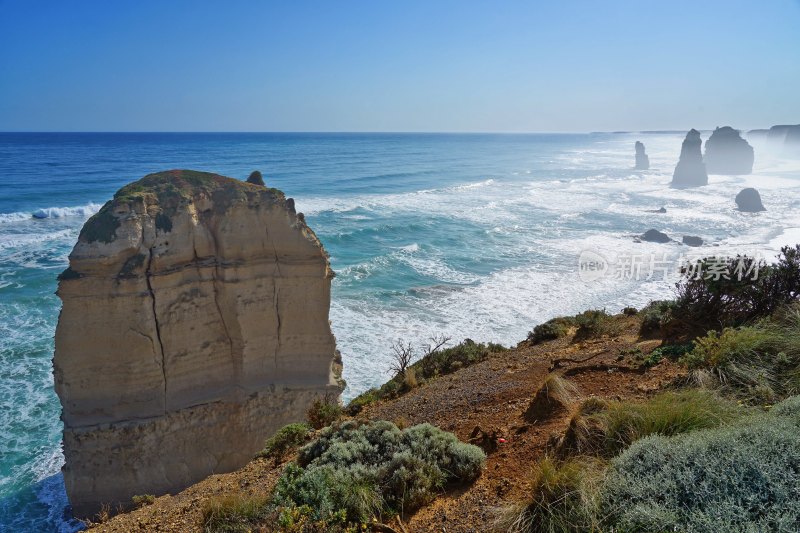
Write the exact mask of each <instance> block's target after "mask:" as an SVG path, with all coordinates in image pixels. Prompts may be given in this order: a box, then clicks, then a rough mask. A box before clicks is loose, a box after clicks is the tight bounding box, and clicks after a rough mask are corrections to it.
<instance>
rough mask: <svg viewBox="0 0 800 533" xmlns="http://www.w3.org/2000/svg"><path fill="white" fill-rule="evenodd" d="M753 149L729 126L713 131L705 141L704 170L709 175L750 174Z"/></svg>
mask: <svg viewBox="0 0 800 533" xmlns="http://www.w3.org/2000/svg"><path fill="white" fill-rule="evenodd" d="M753 159H754V155H753V147H752V146H750V145H749V144H748V143H747V141H745V140H744V139H742V137H741V135H739V132H738V131H737V130H735V129H733V128H731V127H730V126H723V127H721V128H717V129H715V130H714V133H712V134H711V137H709V138H708V140H707V141H706V156H705V162H706V170H707V171H708V173H709V174H750V173H752V172H753Z"/></svg>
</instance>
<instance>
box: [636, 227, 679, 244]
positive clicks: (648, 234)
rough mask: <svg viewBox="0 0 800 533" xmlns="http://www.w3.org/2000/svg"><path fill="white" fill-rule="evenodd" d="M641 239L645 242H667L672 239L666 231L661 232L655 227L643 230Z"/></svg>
mask: <svg viewBox="0 0 800 533" xmlns="http://www.w3.org/2000/svg"><path fill="white" fill-rule="evenodd" d="M641 239H642V240H643V241H647V242H660V243H664V242H669V241H671V240H672V239H670V238H669V236H668V235H667V234H666V233H661V232H660V231H658V230H655V229H649V230H647V231H645V232H644V235H642V237H641Z"/></svg>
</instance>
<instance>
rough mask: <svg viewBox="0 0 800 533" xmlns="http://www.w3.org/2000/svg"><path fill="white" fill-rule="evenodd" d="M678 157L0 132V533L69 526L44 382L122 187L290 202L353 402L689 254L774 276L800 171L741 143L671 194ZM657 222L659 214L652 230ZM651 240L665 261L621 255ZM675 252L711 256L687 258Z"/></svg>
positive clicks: (659, 145)
mask: <svg viewBox="0 0 800 533" xmlns="http://www.w3.org/2000/svg"><path fill="white" fill-rule="evenodd" d="M707 137H708V132H704V134H703V138H704V139H706V138H707ZM636 140H641V141H642V142H644V144H645V146H646V149H647V153H648V154H649V156H650V161H651V170H649V171H641V172H640V171H634V170H633V160H634V157H633V155H634V149H633V144H634V141H636ZM682 140H683V134H677V133H658V134H655V133H649V134H631V133H617V134H610V133H596V134H526V135H522V134H519V135H517V134H492V135H489V134H312V133H308V134H305V133H297V134H294V133H293V134H284V133H263V134H255V133H254V134H250V133H208V134H204V133H136V134H133V133H130V134H129V133H125V134H117V133H109V134H106V133H86V134H77V133H75V134H73V133H46V134H38V133H24V134H12V133H0V427H1V428H2V431H0V531H74V530H76V529H78V527H79V524H78V523H77V522H75V521H73V520H69V518H68V515H67V514H66V513H67V509H66V506H67V500H66V496H65V494H64V485H63V479H62V478H61V474H60V467H61V464H62V462H63V456H62V454H61V449H60V439H61V430H62V424H61V422H60V420H59V414H60V406H59V403H58V399H57V398H56V395H55V393H54V391H53V379H52V375H51V358H52V353H53V333H54V330H55V325H56V321H57V319H58V313H59V308H60V303H59V300H58V298H57V297H56V296H55V294H54V293H55V290H56V276H57V275H58V273H59V272H61V270H63V269H64V268H65V267H66V265H67V256H68V254H69V252H70V250H71V248H72V246H73V245H74V243H75V241H76V239H77V237H78V232H79V230H80V228H81V226H82V225H83V223H84V222H85V221H86V219H87V218H88V217H89V216H91V215H92V214H93V213H94V212H96V211H97V210H98V209H99V208H100V206H101V205H102V204H103V202H105V201H106V200H108V199H110V198H111V196H112V195H113V194H114V192H115V191H116V190H117V189H118V188H120V187H121V186H122V185H124V184H126V183H128V182H131V181H134V180H136V179H139V178H141V177H142V176H144V175H146V174H148V173H151V172H156V171H161V170H166V169H173V168H189V169H197V170H205V171H210V172H216V173H219V174H223V175H227V176H231V177H238V178H241V179H245V178H246V177H247V176H248V175H249V173H250V172H251V171H252V170H255V169H259V170H261V171H262V173H263V174H264V178H265V181H266V183H267V185H269V186H271V187H277V188H279V189H282V190H283V191H284V192H285V193H286V194H287V196H290V197H293V198H295V200H296V205H297V210H298V211H300V212H303V213H305V215H306V219H307V221H308V223H309V225H310V226H311V227H312V228H313V229H314V230H315V232H316V233H317V235H318V236H319V237H320V239H321V241H322V243H323V244H324V246H325V248H326V249H327V250H328V252H329V253H330V257H331V263H332V266H333V269H334V270H335V271H336V273H337V276H336V278H335V279H334V281H333V290H332V303H331V321H332V327H333V331H334V333H335V335H336V338H337V343H338V346H339V349H340V350H341V352H342V355H343V359H344V378H345V379H346V380H347V382H348V388H347V390H346V391H345V394H344V397H345V399H350V398H352V397H353V396H355V395H356V394H358V393H360V392H363V391H364V390H366V389H368V388H370V387H373V386H376V385H379V384H381V383H382V382H383V381H385V380H386V379H387V378H388V377H389V364H390V353H391V344H392V342H394V341H396V340H403V341H405V342H411V343H412V344H413V345H414V346H415V347H417V354H419V350H420V346H421V345H423V344H424V343H425V342H426V341H427V339H428V338H429V337H431V336H432V335H438V334H444V335H447V336H448V337H451V338H452V339H453V342H456V341H459V340H461V339H464V338H471V339H474V340H476V341H493V342H499V343H503V344H505V345H514V344H516V343H517V342H519V341H521V340H523V339H524V338H525V336H526V334H527V332H528V331H529V330H531V329H532V328H533V327H534V326H535V325H536V324H538V323H541V322H543V321H545V320H547V319H549V318H552V317H554V316H558V315H564V314H574V313H576V312H579V311H582V310H585V309H588V308H605V309H606V310H608V311H610V312H617V311H619V310H620V309H622V308H623V307H624V306H630V305H632V306H637V307H641V306H643V305H644V304H646V303H647V302H648V301H650V300H652V299H660V298H667V297H670V296H671V294H672V291H673V285H674V283H675V276H676V275H677V269H678V265H679V264H680V262H681V261H682V260H683V259H685V258H687V257H689V256H690V254H695V255H697V254H702V255H728V254H736V253H737V252H747V253H750V254H759V255H762V256H764V257H766V258H769V257H770V256H774V255H775V253H776V252H777V250H778V249H779V248H780V246H781V245H783V244H794V243H797V242H800V230H798V228H800V194H798V193H800V160H790V159H785V158H780V157H777V156H772V155H770V154H769V152H768V151H767V149H766V147H764V146H761V145H760V144H758V143H757V142H755V141H751V144H753V146H754V147H755V149H756V164H755V169H754V173H753V174H752V175H749V176H739V177H737V176H711V177H710V184H709V185H708V186H707V187H702V188H698V189H691V190H674V189H670V188H669V182H670V179H671V175H672V170H673V169H674V166H675V163H676V161H677V158H678V154H679V152H680V145H681V141H682ZM748 186H752V187H756V188H758V189H759V191H760V192H761V195H762V198H763V202H764V205H765V206H766V208H767V211H766V212H763V213H757V214H750V213H741V212H738V211H736V210H735V205H734V197H735V195H736V193H737V192H738V191H739V190H740V189H741V188H743V187H748ZM661 207H665V208H666V213H656V212H653V211H655V210H657V209H659V208H661ZM650 228H655V229H658V230H660V231H664V232H666V233H667V234H668V235H670V236H671V237H672V238H674V239H676V240H677V242H671V243H667V244H653V243H639V242H635V240H634V237H635V236H636V235H638V234H641V233H643V232H644V231H645V230H647V229H650ZM683 235H693V236H700V237H701V238H702V239H703V240H704V241H705V242H706V244H705V245H704V246H703V247H701V248H689V247H687V246H683V245H681V244H680V240H681V237H682V236H683ZM587 253H588V254H589V257H595V258H596V257H598V256H599V257H601V258H603V259H604V260H605V264H606V265H607V266H608V269H607V271H606V272H605V275H603V276H599V277H598V276H595V275H592V276H587V275H585V274H586V272H584V271H581V270H580V269H579V257H587V255H586V254H587ZM582 254H583V256H582ZM637 261H638V263H637ZM631 264H639V265H640V268H638V269H631V268H628V267H629V266H630V265H631ZM654 265H660V266H662V267H663V266H664V265H667V266H668V268H664V269H663V270H661V271H657V270H658V269H654V268H653V266H654ZM672 274H674V275H672Z"/></svg>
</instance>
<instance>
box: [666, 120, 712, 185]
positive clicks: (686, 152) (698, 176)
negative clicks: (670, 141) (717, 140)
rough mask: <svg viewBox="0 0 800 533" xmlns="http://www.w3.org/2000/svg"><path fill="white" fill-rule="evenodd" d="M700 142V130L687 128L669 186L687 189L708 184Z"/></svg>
mask: <svg viewBox="0 0 800 533" xmlns="http://www.w3.org/2000/svg"><path fill="white" fill-rule="evenodd" d="M702 143H703V141H701V140H700V132H699V131H697V130H695V129H691V130H689V133H687V134H686V138H685V139H684V140H683V145H681V156H680V159H679V160H678V164H677V165H676V166H675V172H674V173H673V174H672V184H671V187H673V188H676V189H687V188H689V187H700V186H702V185H708V174H707V173H706V166H705V164H704V163H703V154H702V152H701V145H702Z"/></svg>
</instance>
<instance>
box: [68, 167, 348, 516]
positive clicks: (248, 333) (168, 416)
mask: <svg viewBox="0 0 800 533" xmlns="http://www.w3.org/2000/svg"><path fill="white" fill-rule="evenodd" d="M69 260H70V265H69V268H67V270H65V271H64V272H63V273H62V275H61V276H60V277H59V280H60V281H59V288H58V296H59V297H60V298H61V300H62V302H63V309H62V311H61V315H60V317H59V321H58V327H57V329H56V338H55V355H54V358H53V367H54V374H55V388H56V392H57V394H58V396H59V398H60V400H61V404H62V407H63V413H62V418H63V421H64V455H65V459H66V464H65V466H64V468H63V471H64V480H65V483H66V489H67V494H68V496H69V499H70V502H71V504H72V506H73V511H74V513H75V515H76V516H89V515H91V514H93V513H96V512H97V511H98V510H99V509H100V508H101V506H104V505H108V506H110V508H111V509H116V508H117V507H118V506H123V507H124V506H127V505H130V502H131V497H132V496H133V495H136V494H143V493H148V494H164V493H168V492H176V491H179V490H181V489H183V488H185V487H187V486H189V485H191V484H192V483H195V482H197V481H199V480H201V479H203V478H205V477H207V476H208V475H211V474H214V473H222V472H229V471H232V470H235V469H237V468H240V467H242V466H243V465H244V464H246V463H247V462H248V461H249V460H250V459H251V458H252V457H253V455H254V454H255V453H256V452H257V451H258V450H260V449H261V448H262V446H263V443H264V439H265V438H266V437H268V436H270V435H271V434H272V433H274V432H275V430H277V429H278V428H280V427H282V426H283V425H285V424H286V423H289V422H293V421H297V420H301V419H302V418H303V417H304V415H305V411H306V409H307V407H308V405H309V404H310V402H311V401H313V399H315V398H316V397H319V396H321V395H326V394H328V395H338V393H339V392H340V388H339V386H338V385H337V376H336V375H335V374H336V368H337V366H336V362H335V352H336V347H335V340H334V337H333V335H332V333H331V329H330V324H329V322H328V311H329V307H330V283H331V278H332V277H333V273H332V271H331V269H330V266H329V263H328V259H327V255H326V254H325V251H324V250H323V248H322V245H321V244H320V242H319V240H318V239H317V237H316V236H315V235H314V233H313V231H311V229H310V228H308V226H307V225H306V224H305V222H304V219H303V217H302V214H299V215H298V214H297V213H295V210H294V202H293V201H292V199H286V198H285V196H284V195H283V193H282V192H280V191H278V190H276V189H268V188H266V187H264V186H260V185H255V184H250V183H245V182H241V181H238V180H235V179H232V178H226V177H223V176H219V175H216V174H209V173H204V172H195V171H190V170H173V171H168V172H161V173H157V174H151V175H149V176H146V177H144V178H142V179H141V180H139V181H137V182H135V183H132V184H130V185H127V186H126V187H123V188H122V189H120V190H119V191H118V192H117V193H116V194H115V196H114V199H113V200H111V201H109V202H108V203H106V204H105V205H104V206H103V208H102V209H101V210H100V211H99V212H98V213H97V214H96V215H95V216H93V217H92V218H91V219H89V221H87V223H86V224H85V226H84V227H83V229H82V230H81V233H80V237H79V240H78V243H77V244H76V245H75V248H74V249H73V251H72V253H71V254H70V257H69Z"/></svg>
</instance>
